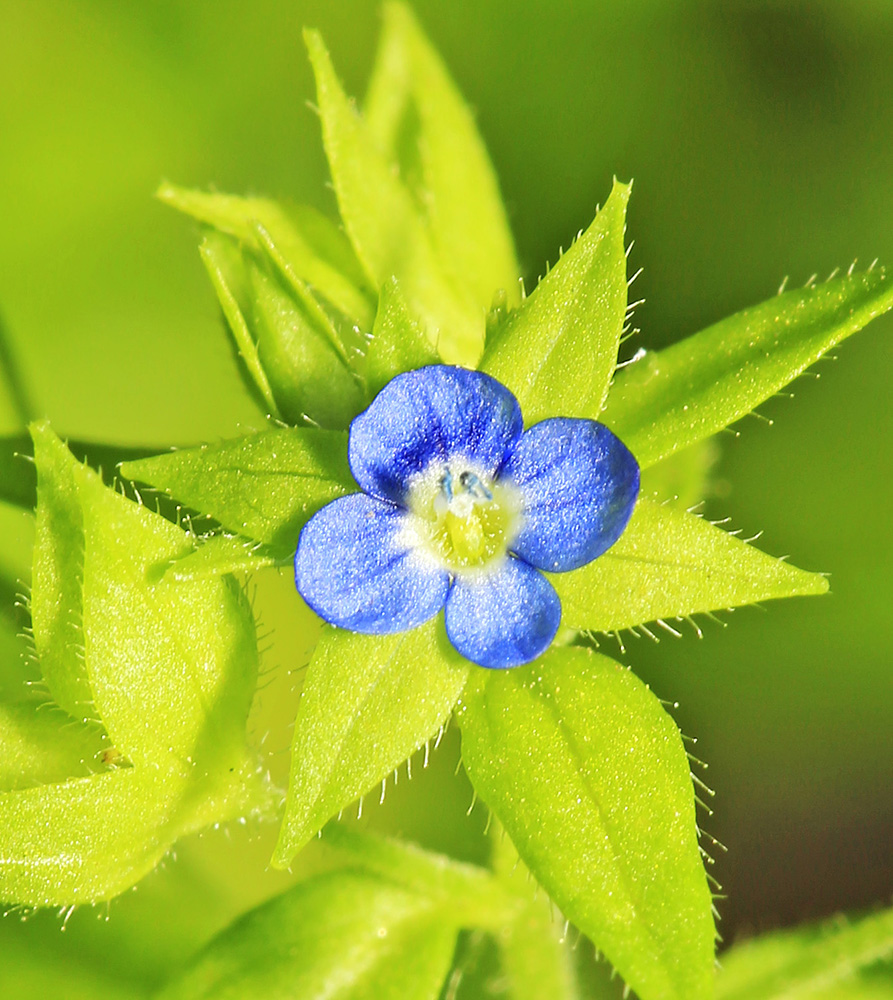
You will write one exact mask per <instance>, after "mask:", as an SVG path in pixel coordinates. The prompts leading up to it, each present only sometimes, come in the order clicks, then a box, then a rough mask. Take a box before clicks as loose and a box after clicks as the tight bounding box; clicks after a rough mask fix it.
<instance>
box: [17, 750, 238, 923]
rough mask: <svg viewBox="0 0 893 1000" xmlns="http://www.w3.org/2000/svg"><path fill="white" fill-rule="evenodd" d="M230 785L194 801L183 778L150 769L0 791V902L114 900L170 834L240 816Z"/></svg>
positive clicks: (151, 863) (156, 856) (152, 862)
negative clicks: (0, 850)
mask: <svg viewBox="0 0 893 1000" xmlns="http://www.w3.org/2000/svg"><path fill="white" fill-rule="evenodd" d="M238 777H239V778H240V779H243V780H244V775H239V776H238ZM232 778H233V776H232V775H230V776H229V779H230V780H229V781H228V782H227V783H224V782H220V783H219V784H218V786H217V787H216V789H215V790H214V794H213V795H207V794H206V795H205V796H202V797H200V798H199V797H196V796H195V795H194V789H190V787H189V786H188V785H187V784H186V783H184V781H183V779H182V776H176V777H175V776H172V775H171V774H170V773H169V772H167V771H164V770H155V769H153V768H151V767H149V768H140V769H138V768H118V769H117V770H113V771H108V772H106V773H105V774H96V775H93V776H91V777H89V778H77V779H74V780H72V781H66V782H64V783H63V784H51V785H38V786H37V787H35V788H28V789H24V790H20V791H12V792H0V849H2V853H0V899H3V900H5V901H6V902H19V903H23V904H25V905H27V906H66V905H68V904H71V903H92V902H97V901H99V900H104V899H111V898H112V897H114V896H117V895H118V894H119V893H122V892H124V890H125V889H129V888H130V887H131V886H132V885H134V884H135V883H136V882H138V881H139V880H140V879H141V878H143V876H145V875H147V874H148V873H149V872H150V871H151V870H152V869H153V868H154V867H155V866H156V865H157V864H158V862H159V861H160V860H161V859H162V858H163V857H164V855H165V854H166V853H167V851H168V850H170V848H171V845H172V844H173V843H174V841H175V840H177V839H178V838H179V837H181V836H183V835H185V834H186V833H190V832H192V831H194V830H197V829H200V828H201V827H203V826H207V825H209V824H210V823H213V822H216V821H218V820H221V819H226V818H230V817H233V816H236V815H239V814H240V812H241V811H242V810H244V808H245V801H244V790H243V787H242V785H241V782H239V783H237V782H235V781H233V780H232ZM190 793H191V794H190Z"/></svg>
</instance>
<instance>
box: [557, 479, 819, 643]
mask: <svg viewBox="0 0 893 1000" xmlns="http://www.w3.org/2000/svg"><path fill="white" fill-rule="evenodd" d="M548 575H549V579H550V580H551V582H552V585H553V586H554V587H555V589H556V591H557V592H558V596H559V597H560V598H561V607H562V621H563V623H564V624H565V625H568V626H570V627H571V628H578V629H588V630H590V631H593V632H613V631H615V630H617V629H622V628H630V627H631V626H635V625H640V624H642V623H644V622H650V621H655V620H657V619H666V618H678V617H684V616H686V615H693V614H698V613H699V612H706V611H716V610H718V609H721V608H732V607H736V606H738V605H741V604H753V603H755V602H756V601H767V600H770V599H771V598H776V597H793V596H795V595H797V594H824V593H825V592H826V591H827V590H828V581H827V579H826V578H825V577H824V576H821V575H820V574H819V573H807V572H806V571H805V570H802V569H797V568H796V567H795V566H790V565H788V564H787V563H786V562H784V561H783V560H781V559H775V558H773V557H772V556H768V555H766V553H765V552H761V551H760V550H759V549H755V548H754V547H753V546H752V545H749V544H747V543H746V542H743V541H741V540H740V539H739V538H736V537H735V536H734V535H730V534H729V533H728V532H726V531H723V530H722V529H721V528H717V527H715V526H714V525H712V524H711V523H710V522H709V521H705V520H703V519H702V518H699V517H696V516H695V515H694V514H689V513H688V512H687V511H684V510H679V509H677V508H676V507H674V506H670V505H669V504H660V503H657V502H655V501H654V500H649V499H648V498H647V497H640V498H639V502H638V503H637V504H636V509H635V510H634V511H633V516H632V518H631V519H630V522H629V525H628V526H627V528H626V531H624V533H623V534H622V535H621V536H620V539H619V540H618V542H617V543H616V544H615V545H614V546H613V547H612V548H610V549H608V551H607V552H606V553H605V554H604V555H603V556H600V557H599V558H598V559H596V560H595V561H594V562H591V563H589V564H588V565H586V566H583V567H582V568H581V569H578V570H574V571H573V572H571V573H554V574H548Z"/></svg>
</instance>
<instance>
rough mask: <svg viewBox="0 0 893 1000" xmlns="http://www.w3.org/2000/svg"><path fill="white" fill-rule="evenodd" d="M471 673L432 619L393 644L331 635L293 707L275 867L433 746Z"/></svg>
mask: <svg viewBox="0 0 893 1000" xmlns="http://www.w3.org/2000/svg"><path fill="white" fill-rule="evenodd" d="M467 673H468V667H467V664H466V662H465V661H464V660H462V659H461V657H459V656H458V654H457V653H456V652H455V651H454V650H453V648H452V646H450V645H449V643H448V642H447V639H446V635H445V634H444V633H443V626H442V624H441V623H438V622H437V620H436V619H432V620H431V621H430V622H428V623H427V624H425V625H422V626H420V627H419V628H417V629H413V630H412V631H409V632H399V633H396V634H394V635H381V636H377V635H359V634H357V633H352V632H345V631H341V630H338V629H335V628H331V627H330V628H328V629H327V630H326V632H325V633H324V635H323V638H322V640H321V641H320V643H319V645H318V646H317V648H316V652H315V653H314V656H313V659H312V660H311V662H310V666H309V667H308V669H307V676H306V678H305V680H304V688H303V693H302V695H301V703H300V705H299V706H298V717H297V720H296V722H295V735H294V743H293V745H292V771H291V780H290V782H289V789H288V799H287V802H286V807H285V820H284V822H283V824H282V830H281V833H280V836H279V844H278V846H277V848H276V855H275V857H274V864H276V865H279V866H286V865H288V864H289V862H290V861H291V859H292V858H293V857H294V855H295V854H296V853H297V852H298V851H299V850H300V849H301V847H303V846H304V844H305V843H306V842H307V841H308V840H309V839H310V837H312V836H313V835H314V834H315V833H316V832H317V830H319V829H320V828H321V827H322V826H323V825H324V824H325V823H326V821H327V820H329V819H331V817H332V816H334V815H335V814H337V813H338V812H339V811H340V810H341V809H343V808H344V807H345V806H348V805H350V803H351V802H353V801H354V800H355V799H357V798H358V797H360V796H362V795H365V794H366V793H367V792H369V790H370V789H372V788H373V787H375V786H377V785H379V784H380V782H381V781H382V780H383V779H384V778H386V777H387V776H388V775H390V774H391V772H392V771H393V770H394V768H396V767H397V766H398V765H399V764H402V763H403V761H404V760H406V758H407V757H409V756H410V754H412V753H413V752H414V751H415V750H417V749H418V748H419V747H420V746H421V745H422V744H423V743H424V742H425V741H426V740H428V739H430V738H431V737H432V736H433V735H434V734H435V733H436V732H437V730H438V728H439V727H440V726H442V725H443V723H444V722H445V721H446V719H447V717H448V716H449V714H450V712H451V710H452V708H453V705H455V704H456V699H457V698H458V697H459V693H460V691H461V690H462V686H463V684H464V683H465V678H466V676H467Z"/></svg>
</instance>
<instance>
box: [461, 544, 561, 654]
mask: <svg viewBox="0 0 893 1000" xmlns="http://www.w3.org/2000/svg"><path fill="white" fill-rule="evenodd" d="M445 618H446V630H447V636H448V637H449V640H450V642H451V643H452V644H453V645H454V646H455V647H456V649H457V650H458V651H459V652H460V653H461V654H462V655H463V656H464V657H465V658H466V659H468V660H471V661H472V662H473V663H477V664H479V665H480V666H482V667H492V668H496V669H505V668H507V667H517V666H520V665H521V664H522V663H529V662H530V661H531V660H535V659H536V658H537V657H538V656H539V655H540V653H543V652H545V651H546V650H547V649H548V648H549V644H550V643H551V642H552V640H553V639H554V638H555V633H556V632H557V631H558V623H559V622H560V621H561V601H560V600H559V599H558V595H557V594H556V593H555V590H554V588H553V587H552V584H551V583H549V581H548V580H547V579H546V578H545V577H544V576H543V575H542V574H541V573H538V572H537V571H536V570H535V569H534V568H533V567H532V566H530V565H528V564H527V563H526V562H524V561H523V560H521V559H515V558H513V557H510V558H508V559H506V560H505V562H504V563H502V565H501V566H500V567H499V568H498V569H496V570H493V571H492V572H490V573H481V574H474V575H471V574H469V575H463V576H459V577H457V579H456V580H455V582H454V583H453V587H452V590H450V593H449V597H447V602H446V614H445Z"/></svg>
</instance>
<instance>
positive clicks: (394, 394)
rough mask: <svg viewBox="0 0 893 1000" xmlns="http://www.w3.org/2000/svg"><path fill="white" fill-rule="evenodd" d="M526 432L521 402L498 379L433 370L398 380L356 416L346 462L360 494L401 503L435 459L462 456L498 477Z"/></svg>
mask: <svg viewBox="0 0 893 1000" xmlns="http://www.w3.org/2000/svg"><path fill="white" fill-rule="evenodd" d="M522 429H523V422H522V419H521V410H520V407H519V406H518V401H517V400H516V399H515V397H514V396H513V395H512V394H511V393H510V392H509V391H508V389H506V388H505V386H503V385H502V384H501V383H499V382H497V381H496V379H494V378H491V377H490V376H489V375H485V374H484V373H483V372H476V371H468V370H467V369H465V368H456V367H453V366H451V365H430V366H429V367H427V368H419V369H417V370H415V371H411V372H404V373H403V374H402V375H398V376H397V377H396V378H394V379H392V380H391V381H390V382H389V383H388V384H387V385H386V386H385V387H384V389H382V390H381V392H380V393H379V394H378V395H377V396H376V397H375V399H374V400H373V401H372V403H371V404H370V406H369V407H368V408H367V409H366V410H364V411H363V412H362V413H361V414H360V415H359V416H357V417H356V418H354V421H353V423H352V424H351V426H350V439H349V443H348V459H349V461H350V468H351V471H352V472H353V474H354V478H355V479H356V481H357V482H358V483H359V485H360V488H361V489H363V490H365V491H366V492H367V493H371V494H372V495H373V496H377V497H380V498H381V499H383V500H390V501H392V502H394V503H398V504H402V503H404V502H405V500H406V490H407V485H408V483H409V481H410V480H411V479H412V477H413V476H414V475H415V474H416V473H419V472H422V471H423V470H424V469H425V468H427V466H428V465H429V464H430V463H431V462H432V461H441V462H445V461H448V460H449V459H450V458H451V457H457V456H464V457H466V458H468V459H469V460H471V461H472V462H474V463H475V464H476V465H478V466H479V467H480V468H481V469H482V470H483V472H485V473H487V474H488V475H490V476H494V475H496V473H497V472H498V471H499V469H500V468H501V467H502V464H503V462H504V461H505V460H506V458H507V457H508V455H509V454H510V453H511V451H512V449H513V447H514V445H515V443H516V442H517V441H518V439H519V438H520V437H521V432H522Z"/></svg>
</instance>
